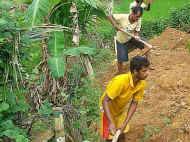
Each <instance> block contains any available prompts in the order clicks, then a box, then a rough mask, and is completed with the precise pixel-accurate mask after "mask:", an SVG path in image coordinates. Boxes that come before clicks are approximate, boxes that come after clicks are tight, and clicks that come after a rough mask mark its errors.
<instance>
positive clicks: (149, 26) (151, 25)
mask: <svg viewBox="0 0 190 142" xmlns="http://www.w3.org/2000/svg"><path fill="white" fill-rule="evenodd" d="M167 23H168V20H167V19H158V20H155V21H144V22H143V25H142V31H141V36H143V37H145V38H151V37H153V36H154V35H158V34H160V33H161V32H162V31H163V30H164V29H165V28H166V27H167V26H168V24H167Z"/></svg>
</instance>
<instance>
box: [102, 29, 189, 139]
mask: <svg viewBox="0 0 190 142" xmlns="http://www.w3.org/2000/svg"><path fill="white" fill-rule="evenodd" d="M189 39H190V35H189V34H187V33H184V32H181V31H178V30H176V29H172V28H168V29H166V30H165V31H164V32H163V33H162V34H161V35H160V36H158V37H155V38H153V39H151V40H150V41H149V42H150V43H151V44H152V45H155V46H157V47H156V48H155V49H154V50H152V52H151V57H150V60H151V63H152V65H153V67H154V70H151V74H150V76H149V78H148V79H147V81H148V84H149V87H148V89H147V90H146V94H145V98H144V101H143V102H142V103H140V104H139V106H138V110H137V112H136V114H135V115H134V117H133V119H132V121H131V129H130V132H129V133H128V142H139V141H142V142H189V141H190V121H189V119H190V66H189V64H190V53H189V51H188V49H186V46H187V44H188V42H190V41H189ZM115 71H116V70H115V67H113V65H112V66H110V69H109V70H108V72H107V73H105V75H104V76H103V77H101V79H102V80H101V81H102V83H103V86H105V85H106V84H107V82H108V81H109V80H110V79H111V77H113V76H114V73H115Z"/></svg>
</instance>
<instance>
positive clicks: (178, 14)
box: [141, 3, 190, 38]
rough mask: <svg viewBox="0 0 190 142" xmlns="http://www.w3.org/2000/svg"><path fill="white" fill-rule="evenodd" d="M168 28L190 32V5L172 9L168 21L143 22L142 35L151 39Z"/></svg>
mask: <svg viewBox="0 0 190 142" xmlns="http://www.w3.org/2000/svg"><path fill="white" fill-rule="evenodd" d="M168 26H170V27H172V28H178V29H180V30H183V31H186V32H189V29H190V3H188V4H186V5H185V6H184V7H183V8H180V9H171V10H170V15H169V18H168V19H156V20H154V21H143V25H142V31H141V35H142V36H143V37H145V38H151V37H153V36H154V35H158V34H160V33H161V32H162V31H163V30H164V29H165V28H166V27H168Z"/></svg>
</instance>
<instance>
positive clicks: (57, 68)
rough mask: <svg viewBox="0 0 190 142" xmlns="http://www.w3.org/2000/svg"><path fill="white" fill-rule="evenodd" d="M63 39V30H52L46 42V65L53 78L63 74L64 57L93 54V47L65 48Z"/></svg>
mask: <svg viewBox="0 0 190 142" xmlns="http://www.w3.org/2000/svg"><path fill="white" fill-rule="evenodd" d="M64 43H65V40H64V33H63V32H53V33H52V34H51V38H50V40H49V43H48V52H49V56H50V57H49V58H48V67H49V68H50V71H51V74H52V76H53V77H55V78H60V77H63V76H64V73H65V65H66V60H65V59H66V57H67V56H80V55H81V54H86V55H93V54H94V53H95V52H94V49H93V48H90V47H85V46H80V47H73V48H65V45H64Z"/></svg>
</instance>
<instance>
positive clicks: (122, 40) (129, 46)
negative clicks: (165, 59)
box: [108, 7, 151, 74]
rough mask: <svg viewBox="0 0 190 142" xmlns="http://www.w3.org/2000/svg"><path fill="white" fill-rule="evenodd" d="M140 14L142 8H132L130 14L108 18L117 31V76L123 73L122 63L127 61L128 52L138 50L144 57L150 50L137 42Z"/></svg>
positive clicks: (114, 15)
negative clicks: (130, 34)
mask: <svg viewBox="0 0 190 142" xmlns="http://www.w3.org/2000/svg"><path fill="white" fill-rule="evenodd" d="M142 14H143V8H142V7H134V8H133V10H132V13H130V14H113V15H109V16H108V19H109V21H110V22H111V23H112V25H113V27H115V28H116V30H117V34H116V51H117V66H118V74H121V73H124V70H123V62H125V61H128V53H129V52H131V51H133V50H134V49H136V48H139V49H141V51H142V52H141V55H144V54H146V53H147V52H148V51H149V50H150V49H151V48H149V47H147V46H145V45H144V44H143V43H141V42H140V41H138V39H139V32H140V29H141V16H142ZM123 31H127V32H129V33H132V34H133V35H134V37H135V38H132V37H131V36H129V35H128V34H126V33H125V32H123Z"/></svg>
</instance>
